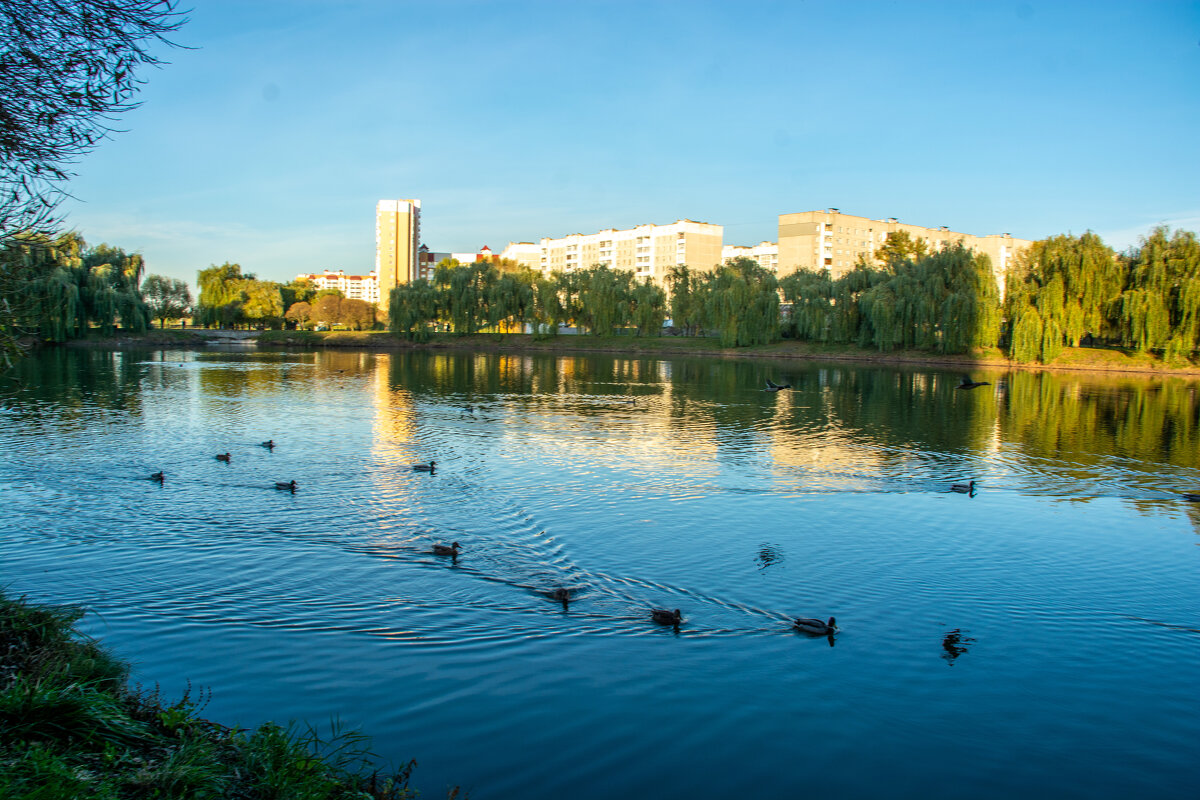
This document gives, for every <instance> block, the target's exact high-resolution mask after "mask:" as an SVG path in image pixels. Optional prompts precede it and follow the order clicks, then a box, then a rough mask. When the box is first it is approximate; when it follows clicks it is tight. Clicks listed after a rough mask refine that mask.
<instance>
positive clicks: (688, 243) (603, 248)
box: [500, 219, 724, 286]
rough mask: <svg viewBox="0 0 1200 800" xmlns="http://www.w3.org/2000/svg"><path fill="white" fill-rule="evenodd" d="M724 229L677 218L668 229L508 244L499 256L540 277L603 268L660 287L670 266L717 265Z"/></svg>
mask: <svg viewBox="0 0 1200 800" xmlns="http://www.w3.org/2000/svg"><path fill="white" fill-rule="evenodd" d="M723 236H724V228H722V227H721V226H720V225H710V224H709V223H707V222H693V221H692V220H688V219H681V220H678V221H676V222H673V223H671V224H670V225H650V224H647V225H639V226H637V227H636V228H627V229H625V230H616V229H615V228H608V229H607V230H602V231H599V232H598V233H586V234H585V233H572V234H570V235H569V236H563V237H562V238H559V239H548V238H547V239H542V240H541V242H540V243H539V244H537V245H534V244H532V243H530V242H509V244H508V247H506V248H504V251H503V252H502V253H501V254H500V256H501V257H502V258H511V259H513V260H515V261H519V262H520V263H522V264H525V265H527V266H529V267H532V268H533V269H536V270H540V271H542V272H547V273H548V272H573V271H575V270H577V269H587V268H588V267H591V266H595V265H598V264H602V265H604V266H606V267H611V268H612V269H625V270H630V271H632V272H633V273H634V274H635V275H636V276H637V277H638V278H650V279H651V280H652V281H653V282H654V283H655V284H657V285H659V286H663V285H665V281H666V278H667V275H668V274H670V271H671V269H672V268H673V267H675V266H677V265H679V264H687V265H688V266H690V267H696V268H700V269H711V268H712V267H714V266H716V265H718V264H720V263H721V239H722V237H723Z"/></svg>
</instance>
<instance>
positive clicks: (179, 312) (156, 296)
mask: <svg viewBox="0 0 1200 800" xmlns="http://www.w3.org/2000/svg"><path fill="white" fill-rule="evenodd" d="M142 298H143V299H144V300H145V301H146V305H147V307H148V308H149V309H150V316H151V317H152V318H153V319H156V320H158V326H159V327H160V328H162V327H165V326H166V322H167V320H169V319H181V318H182V317H184V316H186V315H187V312H188V309H190V308H191V305H192V292H191V290H190V289H189V288H188V285H187V281H181V280H179V279H178V278H168V277H165V276H163V275H147V276H146V280H145V281H143V282H142Z"/></svg>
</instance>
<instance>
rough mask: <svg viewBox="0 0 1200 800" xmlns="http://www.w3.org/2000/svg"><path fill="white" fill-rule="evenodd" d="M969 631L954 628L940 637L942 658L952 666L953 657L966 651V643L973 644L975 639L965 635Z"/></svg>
mask: <svg viewBox="0 0 1200 800" xmlns="http://www.w3.org/2000/svg"><path fill="white" fill-rule="evenodd" d="M968 633H970V631H964V630H960V629H958V628H955V629H954V630H952V631H950V632H949V633H947V634H946V636H945V638H944V639H942V658H943V659H945V660H946V663H947V664H949V665H950V666H952V667H953V666H954V659H956V658H958V657H959V656H961V655H962V654H963V653H965V652H967V645H968V644H974V643H975V640H974V639H972V638H971V637H969V636H967V634H968Z"/></svg>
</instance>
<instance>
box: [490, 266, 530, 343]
mask: <svg viewBox="0 0 1200 800" xmlns="http://www.w3.org/2000/svg"><path fill="white" fill-rule="evenodd" d="M502 260H503V261H505V262H511V264H512V265H515V266H511V265H510V266H509V267H507V268H505V269H501V268H500V265H498V264H493V265H492V269H493V271H495V273H496V275H495V278H494V280H492V281H490V282H489V284H488V286H487V301H488V302H487V312H488V317H487V324H488V327H489V328H492V329H493V330H500V329H503V328H514V327H515V328H517V329H518V330H521V329H523V327H524V325H525V323H526V322H532V321H533V317H534V310H535V303H534V299H533V276H532V274H531V273H530V271H529V269H528V268H526V267H523V266H522V265H521V264H518V263H516V262H512V261H511V259H502Z"/></svg>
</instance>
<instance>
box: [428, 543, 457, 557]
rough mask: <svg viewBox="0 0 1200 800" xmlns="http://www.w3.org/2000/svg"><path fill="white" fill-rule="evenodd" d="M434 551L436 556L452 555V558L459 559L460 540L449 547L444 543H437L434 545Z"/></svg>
mask: <svg viewBox="0 0 1200 800" xmlns="http://www.w3.org/2000/svg"><path fill="white" fill-rule="evenodd" d="M432 552H433V554H434V555H435V556H450V557H451V558H454V559H457V558H458V542H455V543H454V544H452V545H450V546H449V547H447V546H446V545H444V544H435V545H434V546H433V550H432Z"/></svg>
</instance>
